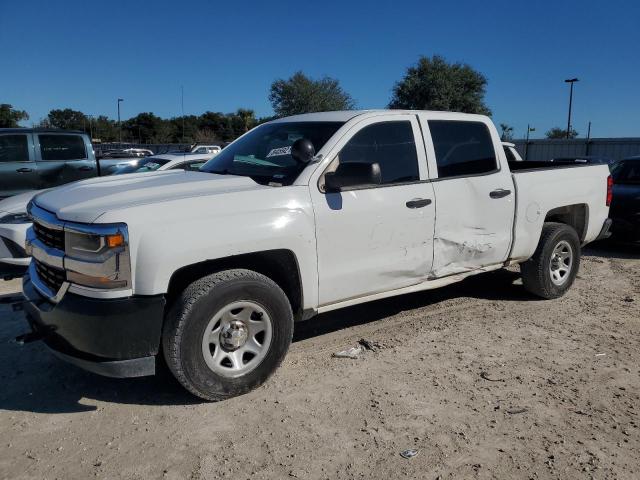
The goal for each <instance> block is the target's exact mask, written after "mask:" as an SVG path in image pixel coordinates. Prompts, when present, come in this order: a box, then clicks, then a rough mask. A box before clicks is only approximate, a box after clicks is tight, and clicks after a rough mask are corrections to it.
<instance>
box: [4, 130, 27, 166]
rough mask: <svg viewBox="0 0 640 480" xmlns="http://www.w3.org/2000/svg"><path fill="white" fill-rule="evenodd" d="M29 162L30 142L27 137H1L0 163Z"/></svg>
mask: <svg viewBox="0 0 640 480" xmlns="http://www.w3.org/2000/svg"><path fill="white" fill-rule="evenodd" d="M28 161H29V142H28V140H27V136H26V135H0V163H5V162H28Z"/></svg>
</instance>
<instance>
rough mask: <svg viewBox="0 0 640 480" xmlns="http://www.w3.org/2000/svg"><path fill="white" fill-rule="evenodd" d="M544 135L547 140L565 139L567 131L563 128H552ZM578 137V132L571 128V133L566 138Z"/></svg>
mask: <svg viewBox="0 0 640 480" xmlns="http://www.w3.org/2000/svg"><path fill="white" fill-rule="evenodd" d="M545 135H546V136H547V138H551V139H554V138H556V139H557V138H567V130H566V129H565V128H560V127H553V128H552V129H551V130H548V131H547V133H545ZM577 136H578V132H576V131H575V130H574V129H573V128H572V129H571V131H570V132H569V137H568V138H576V137H577Z"/></svg>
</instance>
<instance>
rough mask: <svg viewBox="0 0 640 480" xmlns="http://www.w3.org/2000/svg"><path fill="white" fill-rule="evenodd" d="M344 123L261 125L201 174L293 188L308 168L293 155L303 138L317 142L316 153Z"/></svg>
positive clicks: (223, 152) (225, 151)
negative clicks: (237, 176)
mask: <svg viewBox="0 0 640 480" xmlns="http://www.w3.org/2000/svg"><path fill="white" fill-rule="evenodd" d="M342 125H343V123H342V122H291V123H269V124H265V125H261V126H259V127H257V128H256V129H254V130H253V131H251V132H249V133H248V134H247V135H245V136H244V137H242V138H241V139H239V140H237V141H236V142H234V143H232V144H231V145H229V146H228V147H226V148H224V149H223V150H222V151H221V152H220V153H219V154H218V155H216V156H215V157H213V158H212V159H211V160H209V161H208V162H207V163H206V164H204V165H203V166H202V168H201V169H200V171H202V172H209V173H218V174H222V175H239V176H243V177H251V178H252V179H253V180H254V181H255V182H258V183H262V184H265V185H266V184H269V183H275V184H278V185H291V184H292V183H293V182H294V181H295V179H296V178H297V177H298V175H299V174H300V172H302V170H303V169H304V167H305V166H306V165H305V164H302V163H299V162H297V161H296V160H294V159H293V157H292V156H291V145H292V144H293V142H295V141H296V140H298V139H300V138H306V139H307V140H310V141H311V143H313V146H314V147H315V150H316V152H317V151H319V150H320V149H321V148H322V147H323V146H324V144H325V143H327V140H329V138H331V136H332V135H333V134H334V133H336V132H337V131H338V129H339V128H340V127H341V126H342Z"/></svg>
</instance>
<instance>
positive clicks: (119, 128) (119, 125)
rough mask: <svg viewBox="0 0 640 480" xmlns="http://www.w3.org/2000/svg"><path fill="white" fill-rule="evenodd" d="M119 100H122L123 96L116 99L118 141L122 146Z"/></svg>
mask: <svg viewBox="0 0 640 480" xmlns="http://www.w3.org/2000/svg"><path fill="white" fill-rule="evenodd" d="M120 102H124V99H123V98H119V99H118V142H119V143H120V146H122V124H121V123H120Z"/></svg>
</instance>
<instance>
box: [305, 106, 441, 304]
mask: <svg viewBox="0 0 640 480" xmlns="http://www.w3.org/2000/svg"><path fill="white" fill-rule="evenodd" d="M336 150H338V151H339V153H338V154H337V155H336V156H335V157H334V158H333V159H332V160H331V163H330V166H329V168H327V170H326V171H325V173H324V174H323V175H322V176H321V177H320V181H319V182H318V186H319V188H312V189H311V192H312V199H313V204H314V211H315V214H316V237H317V242H318V243H317V251H318V274H319V278H320V282H319V303H320V305H325V304H331V303H334V302H336V301H340V300H344V299H347V298H354V297H361V296H363V295H369V294H375V293H378V292H383V291H387V290H390V289H396V288H402V287H406V286H410V285H415V284H418V283H420V282H422V281H424V280H426V278H427V276H428V274H429V272H430V270H431V260H432V251H433V245H432V239H433V228H434V201H433V199H434V196H433V187H432V185H431V183H429V182H428V181H425V180H427V178H428V173H427V165H426V158H425V149H424V144H423V141H422V135H421V134H420V127H419V125H418V122H417V119H416V117H415V115H406V114H390V115H384V116H382V117H374V118H371V119H367V120H364V121H362V122H359V123H357V124H356V125H355V126H354V127H353V128H351V129H350V130H349V132H348V133H347V134H346V135H345V136H344V137H343V138H342V139H341V141H340V143H339V144H338V145H337V148H336ZM362 164H366V165H368V166H372V167H373V168H375V169H376V170H379V177H378V178H374V179H367V178H364V179H362V180H358V179H353V177H352V176H351V175H352V174H351V173H349V172H353V171H354V169H357V168H358V167H359V166H360V165H362ZM331 175H334V176H336V177H339V178H340V181H341V182H342V183H343V185H342V186H341V187H340V189H339V191H331V189H330V188H329V187H328V186H327V185H326V183H327V181H326V177H327V176H331ZM347 175H349V176H351V178H347ZM334 180H336V179H334ZM352 180H353V181H352ZM345 181H346V182H347V183H346V184H345V183H344V182H345ZM337 232H340V233H339V234H338V233H337Z"/></svg>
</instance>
